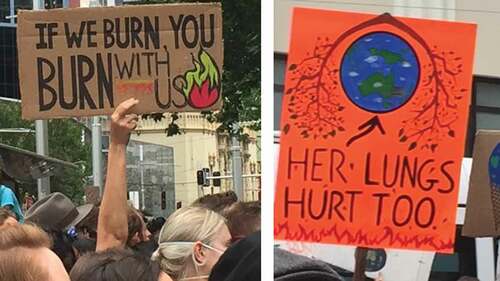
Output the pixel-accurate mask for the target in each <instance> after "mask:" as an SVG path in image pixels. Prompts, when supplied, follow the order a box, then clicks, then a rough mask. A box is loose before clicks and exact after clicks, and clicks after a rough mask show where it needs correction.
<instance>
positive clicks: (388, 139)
mask: <svg viewBox="0 0 500 281" xmlns="http://www.w3.org/2000/svg"><path fill="white" fill-rule="evenodd" d="M312 19H314V20H312ZM327 27H328V28H327ZM311 30H314V32H311ZM444 30H446V33H447V34H449V35H447V36H442V34H444ZM451 30H453V31H454V32H450V31H451ZM457 34H461V36H460V41H461V42H462V44H461V45H460V46H457V45H456V44H455V43H454V42H457V40H459V39H458V37H457V36H458V35H457ZM474 38H475V25H473V24H464V23H450V22H437V21H431V20H419V19H408V18H396V17H393V16H391V15H390V14H382V15H379V16H372V15H368V14H357V13H348V12H337V11H324V10H315V9H304V8H295V9H294V16H293V24H292V37H291V44H290V51H289V56H288V66H287V70H288V71H287V76H286V81H285V95H284V102H283V107H284V110H283V111H282V112H283V115H282V135H281V138H280V159H279V169H278V180H277V188H276V202H275V237H276V238H277V239H282V240H294V241H310V242H320V243H335V244H349V245H357V246H362V247H371V248H373V247H375V248H403V249H420V250H429V251H437V252H447V253H449V252H452V251H453V245H454V239H455V215H456V214H455V208H456V202H457V197H458V182H459V174H460V165H461V159H462V155H463V147H464V145H465V133H466V125H467V120H468V117H467V115H468V107H469V97H470V87H471V83H472V80H471V77H472V58H473V53H474Z"/></svg>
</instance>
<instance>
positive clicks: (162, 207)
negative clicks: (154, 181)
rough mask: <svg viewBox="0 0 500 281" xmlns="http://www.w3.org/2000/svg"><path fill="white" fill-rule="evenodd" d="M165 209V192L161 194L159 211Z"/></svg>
mask: <svg viewBox="0 0 500 281" xmlns="http://www.w3.org/2000/svg"><path fill="white" fill-rule="evenodd" d="M166 208H167V193H166V192H165V191H162V192H161V209H162V210H165V209H166Z"/></svg>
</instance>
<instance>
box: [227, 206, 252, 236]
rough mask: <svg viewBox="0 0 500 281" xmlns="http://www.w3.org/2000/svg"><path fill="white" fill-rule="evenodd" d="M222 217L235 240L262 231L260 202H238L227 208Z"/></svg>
mask: <svg viewBox="0 0 500 281" xmlns="http://www.w3.org/2000/svg"><path fill="white" fill-rule="evenodd" d="M222 215H223V216H224V217H225V218H226V220H227V227H228V228H229V232H231V236H232V237H233V240H238V239H241V238H243V237H246V236H248V235H250V234H251V233H254V232H256V231H258V230H260V202H259V201H253V202H237V203H234V204H233V205H231V206H230V207H228V208H226V209H225V210H224V211H223V212H222Z"/></svg>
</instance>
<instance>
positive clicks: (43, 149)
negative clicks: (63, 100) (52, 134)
mask: <svg viewBox="0 0 500 281" xmlns="http://www.w3.org/2000/svg"><path fill="white" fill-rule="evenodd" d="M35 134H36V153H38V154H40V155H43V156H47V155H48V154H49V143H48V128H47V120H36V121H35ZM37 184H38V199H41V198H43V197H45V196H47V195H49V194H50V178H49V177H43V178H39V179H37Z"/></svg>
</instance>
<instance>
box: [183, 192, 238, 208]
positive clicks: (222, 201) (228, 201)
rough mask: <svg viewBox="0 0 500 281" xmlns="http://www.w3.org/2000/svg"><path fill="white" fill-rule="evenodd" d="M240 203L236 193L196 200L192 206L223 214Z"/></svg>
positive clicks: (224, 193) (210, 195)
mask: <svg viewBox="0 0 500 281" xmlns="http://www.w3.org/2000/svg"><path fill="white" fill-rule="evenodd" d="M236 201H238V196H236V193H235V192H234V191H227V192H221V193H216V194H209V195H205V196H203V197H200V198H198V199H196V201H194V202H193V204H191V206H196V207H203V208H207V209H210V210H212V211H215V212H221V211H222V210H223V209H224V208H227V207H229V206H231V205H232V204H234V203H236Z"/></svg>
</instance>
